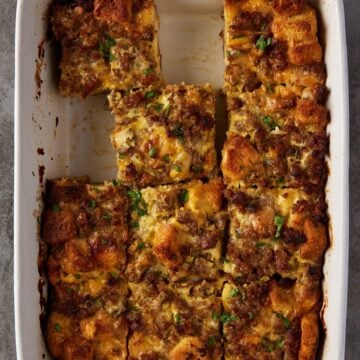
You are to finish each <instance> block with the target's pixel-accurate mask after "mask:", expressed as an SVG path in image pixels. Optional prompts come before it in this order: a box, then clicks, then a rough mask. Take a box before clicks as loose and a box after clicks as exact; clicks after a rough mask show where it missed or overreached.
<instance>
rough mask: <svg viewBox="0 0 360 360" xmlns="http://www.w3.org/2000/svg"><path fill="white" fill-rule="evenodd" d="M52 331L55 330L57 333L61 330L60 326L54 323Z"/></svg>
mask: <svg viewBox="0 0 360 360" xmlns="http://www.w3.org/2000/svg"><path fill="white" fill-rule="evenodd" d="M54 329H55V331H56V332H58V333H59V332H61V330H62V326H61V325H60V324H58V323H56V324H55V326H54Z"/></svg>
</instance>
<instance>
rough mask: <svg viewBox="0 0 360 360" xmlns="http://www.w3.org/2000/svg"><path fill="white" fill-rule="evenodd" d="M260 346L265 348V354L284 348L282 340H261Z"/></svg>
mask: <svg viewBox="0 0 360 360" xmlns="http://www.w3.org/2000/svg"><path fill="white" fill-rule="evenodd" d="M261 344H262V346H263V347H264V348H265V350H266V351H267V352H272V351H274V350H276V349H282V348H283V347H284V339H280V340H276V341H270V340H269V339H266V338H264V339H262V342H261Z"/></svg>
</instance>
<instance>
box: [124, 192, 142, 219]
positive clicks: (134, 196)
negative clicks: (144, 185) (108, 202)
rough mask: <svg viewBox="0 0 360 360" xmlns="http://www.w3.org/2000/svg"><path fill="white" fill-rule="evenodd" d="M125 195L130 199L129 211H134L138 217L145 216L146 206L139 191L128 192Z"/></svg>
mask: <svg viewBox="0 0 360 360" xmlns="http://www.w3.org/2000/svg"><path fill="white" fill-rule="evenodd" d="M127 194H128V197H129V198H130V199H131V203H132V206H131V210H132V211H135V212H136V213H137V214H138V215H139V216H144V215H147V206H146V203H145V201H144V199H143V198H142V195H141V192H140V191H139V190H129V191H128V192H127Z"/></svg>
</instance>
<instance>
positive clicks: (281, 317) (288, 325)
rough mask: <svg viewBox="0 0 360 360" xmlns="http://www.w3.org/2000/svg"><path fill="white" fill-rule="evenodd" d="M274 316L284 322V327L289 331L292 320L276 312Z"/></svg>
mask: <svg viewBox="0 0 360 360" xmlns="http://www.w3.org/2000/svg"><path fill="white" fill-rule="evenodd" d="M274 314H275V315H276V317H277V318H278V319H280V320H282V322H283V324H284V326H285V327H286V328H287V329H289V328H290V320H289V319H288V318H287V317H285V316H284V315H283V314H281V313H279V312H276V311H274Z"/></svg>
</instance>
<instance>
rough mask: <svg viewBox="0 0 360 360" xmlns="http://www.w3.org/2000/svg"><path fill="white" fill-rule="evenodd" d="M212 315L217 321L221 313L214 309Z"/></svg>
mask: <svg viewBox="0 0 360 360" xmlns="http://www.w3.org/2000/svg"><path fill="white" fill-rule="evenodd" d="M211 317H212V319H213V320H214V321H217V320H219V318H220V314H219V313H218V312H216V311H213V312H212V314H211Z"/></svg>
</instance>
